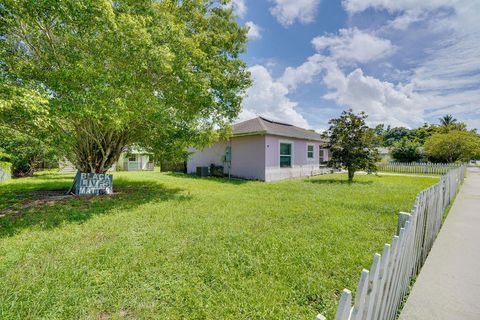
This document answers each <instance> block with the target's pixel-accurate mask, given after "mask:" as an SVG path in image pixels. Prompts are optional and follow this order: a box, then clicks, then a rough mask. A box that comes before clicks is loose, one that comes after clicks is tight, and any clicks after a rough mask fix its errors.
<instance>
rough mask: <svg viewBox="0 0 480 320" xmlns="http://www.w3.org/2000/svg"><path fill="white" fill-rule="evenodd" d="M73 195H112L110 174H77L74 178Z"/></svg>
mask: <svg viewBox="0 0 480 320" xmlns="http://www.w3.org/2000/svg"><path fill="white" fill-rule="evenodd" d="M75 180H76V183H75V194H76V195H79V196H86V195H101V194H112V192H113V179H112V175H111V174H103V173H84V172H78V173H77V177H76V178H75Z"/></svg>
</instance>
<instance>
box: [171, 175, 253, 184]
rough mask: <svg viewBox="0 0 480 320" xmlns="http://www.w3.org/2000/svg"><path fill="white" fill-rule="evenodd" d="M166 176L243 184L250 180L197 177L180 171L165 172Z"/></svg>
mask: <svg viewBox="0 0 480 320" xmlns="http://www.w3.org/2000/svg"><path fill="white" fill-rule="evenodd" d="M166 175H167V176H171V177H175V178H184V179H191V180H200V179H201V180H207V181H212V182H218V183H229V184H244V183H247V182H249V181H251V180H246V179H239V178H230V179H229V178H228V177H223V178H221V177H197V176H195V175H191V174H186V173H181V172H168V173H166Z"/></svg>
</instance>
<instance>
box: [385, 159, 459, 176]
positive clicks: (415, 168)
mask: <svg viewBox="0 0 480 320" xmlns="http://www.w3.org/2000/svg"><path fill="white" fill-rule="evenodd" d="M461 166H462V164H456V163H421V162H409V163H404V162H391V163H378V164H377V170H378V171H379V172H398V173H422V174H441V175H443V174H446V173H447V172H448V171H449V170H450V169H452V168H457V167H461Z"/></svg>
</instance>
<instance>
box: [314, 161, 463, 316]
mask: <svg viewBox="0 0 480 320" xmlns="http://www.w3.org/2000/svg"><path fill="white" fill-rule="evenodd" d="M419 165H422V164H402V165H401V166H399V165H397V164H388V165H386V166H385V167H386V168H387V169H388V170H391V172H405V171H404V170H409V171H408V172H412V173H417V172H420V173H444V175H443V176H442V177H441V178H440V181H439V182H438V183H437V184H435V185H434V186H432V187H430V188H428V189H426V190H423V191H422V192H420V193H419V194H418V195H417V198H416V199H415V205H414V206H413V210H412V211H411V212H400V214H399V217H398V228H397V235H395V236H393V239H392V245H389V244H385V246H384V249H383V253H382V254H381V255H380V254H378V253H376V254H375V255H374V257H373V263H372V266H371V268H370V271H368V270H366V269H363V270H362V273H361V276H360V280H359V283H358V287H357V291H356V294H355V301H354V305H353V307H352V293H351V292H350V291H349V290H347V289H344V290H343V292H342V295H341V297H340V302H339V305H338V309H337V313H336V315H335V320H393V319H395V318H396V316H397V313H398V309H399V307H400V304H401V302H402V300H403V298H404V296H405V294H406V292H407V288H408V286H409V284H410V282H411V280H412V278H413V277H415V276H416V275H417V274H418V273H419V272H420V269H421V267H422V266H423V264H424V263H425V260H426V258H427V255H428V253H429V252H430V250H431V248H432V246H433V242H434V241H435V238H436V237H437V235H438V232H439V231H440V228H441V226H442V222H443V216H444V213H445V210H446V208H447V207H448V206H449V205H450V203H451V202H452V201H453V199H454V197H455V195H456V194H457V191H458V188H459V186H460V184H461V183H462V181H463V179H464V177H465V170H466V166H464V165H447V164H423V165H425V166H428V168H426V169H425V168H423V169H421V170H420V171H418V169H417V167H418V166H419ZM405 168H408V169H405ZM395 170H401V171H395ZM422 170H423V171H422ZM316 319H317V320H325V319H326V318H325V317H324V316H322V315H320V314H319V315H317V318H316Z"/></svg>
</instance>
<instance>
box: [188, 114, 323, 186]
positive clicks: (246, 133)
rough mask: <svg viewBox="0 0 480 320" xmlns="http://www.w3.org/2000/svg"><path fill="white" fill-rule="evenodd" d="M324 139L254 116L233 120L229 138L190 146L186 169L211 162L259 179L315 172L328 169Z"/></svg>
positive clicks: (191, 170)
mask: <svg viewBox="0 0 480 320" xmlns="http://www.w3.org/2000/svg"><path fill="white" fill-rule="evenodd" d="M326 142H327V141H326V140H325V139H323V138H322V137H321V136H320V134H318V133H316V132H314V131H311V130H306V129H303V128H299V127H296V126H293V125H290V124H286V123H281V122H277V121H272V120H268V119H265V118H262V117H258V118H254V119H251V120H247V121H244V122H241V123H238V124H235V125H234V126H233V135H232V138H231V139H230V140H229V141H219V142H217V143H215V144H214V145H213V146H211V147H208V148H205V149H203V150H195V149H192V150H191V151H192V152H193V153H192V155H191V156H190V158H189V160H188V162H187V172H188V173H195V172H196V170H197V167H209V166H211V165H212V164H213V165H215V166H223V167H224V173H225V174H230V175H231V176H233V177H239V178H245V179H256V180H262V181H275V180H282V179H288V178H293V177H302V176H312V175H318V174H322V173H325V172H327V171H328V169H327V167H326V165H325V162H326V161H328V157H329V155H328V150H327V149H326ZM229 160H230V161H229Z"/></svg>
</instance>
